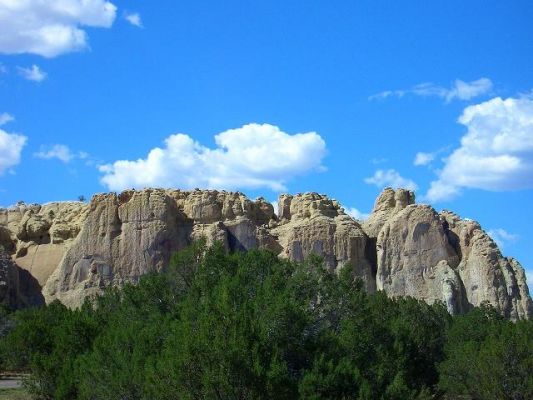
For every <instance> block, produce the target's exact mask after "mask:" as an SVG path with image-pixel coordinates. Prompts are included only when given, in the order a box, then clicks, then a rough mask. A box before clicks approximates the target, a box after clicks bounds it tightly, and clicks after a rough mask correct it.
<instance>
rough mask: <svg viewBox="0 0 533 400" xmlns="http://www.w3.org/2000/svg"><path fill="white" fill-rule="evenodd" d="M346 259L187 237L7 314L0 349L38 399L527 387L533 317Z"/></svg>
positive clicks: (528, 391) (348, 394) (377, 395)
mask: <svg viewBox="0 0 533 400" xmlns="http://www.w3.org/2000/svg"><path fill="white" fill-rule="evenodd" d="M351 271H352V270H351V268H350V267H345V268H344V269H343V270H342V271H340V273H339V274H335V273H330V272H328V271H326V270H325V269H324V268H323V264H322V262H321V260H320V259H318V258H315V257H311V258H310V259H308V260H307V261H306V262H305V263H293V262H289V261H287V260H281V259H279V258H278V257H276V256H275V255H273V254H271V253H269V252H266V251H250V252H247V253H234V254H227V253H226V252H225V251H224V249H223V248H222V247H221V246H220V245H215V246H213V247H211V248H207V247H206V246H205V243H203V242H197V243H195V244H193V245H192V246H191V247H190V248H188V249H186V250H184V251H182V252H180V253H178V254H176V255H175V256H174V257H173V259H172V262H171V265H170V266H169V268H168V271H167V272H165V273H160V274H152V275H147V276H144V277H143V278H142V279H141V280H140V282H139V283H138V284H137V285H135V286H134V285H126V286H125V287H124V288H122V289H121V290H119V289H109V290H108V291H106V293H105V294H104V295H102V296H100V297H97V298H95V299H90V300H87V301H86V303H85V304H84V306H83V307H81V309H79V310H68V309H67V308H65V307H64V306H62V305H61V304H59V303H52V304H50V305H48V306H46V307H42V308H38V309H30V310H25V311H21V312H18V313H16V314H14V316H10V317H9V318H10V326H11V328H10V333H9V334H8V335H7V336H5V337H4V338H3V339H1V340H0V355H1V356H2V358H1V360H3V363H4V364H3V367H4V368H8V369H17V370H25V371H28V372H30V375H29V378H28V380H27V382H26V385H27V387H28V389H29V390H30V392H31V393H32V394H33V395H34V396H35V397H36V398H41V399H212V398H214V399H294V398H303V399H402V400H403V399H430V398H438V397H442V396H443V395H444V394H446V393H447V394H449V395H451V396H462V397H461V398H465V399H492V398H494V399H527V398H533V395H532V389H533V382H532V379H533V378H532V376H531V373H530V372H531V371H532V370H533V365H532V363H533V360H532V358H533V356H532V350H533V339H532V336H533V325H532V323H531V322H528V321H525V322H520V323H517V324H513V323H510V322H507V321H505V320H503V319H502V318H501V317H499V316H498V315H497V314H496V313H495V312H494V311H493V310H491V309H490V308H487V307H483V308H481V309H475V310H474V311H472V312H471V313H470V314H468V315H465V316H459V317H451V316H450V315H449V314H448V313H447V312H446V310H445V308H444V307H443V305H441V304H434V305H427V304H426V303H424V302H422V301H417V300H415V299H412V298H405V299H389V298H388V297H387V296H386V295H385V294H384V293H382V292H378V293H376V294H371V295H369V294H366V293H365V292H364V291H363V290H362V285H361V283H360V282H359V281H357V280H354V279H353V276H352V272H351ZM454 398H455V397H454Z"/></svg>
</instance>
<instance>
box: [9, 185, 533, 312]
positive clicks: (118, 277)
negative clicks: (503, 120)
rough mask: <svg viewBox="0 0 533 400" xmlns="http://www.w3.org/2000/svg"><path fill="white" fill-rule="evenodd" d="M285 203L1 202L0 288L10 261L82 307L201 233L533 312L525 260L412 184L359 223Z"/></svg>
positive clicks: (203, 197) (156, 192) (103, 198)
mask: <svg viewBox="0 0 533 400" xmlns="http://www.w3.org/2000/svg"><path fill="white" fill-rule="evenodd" d="M278 210H279V212H278V214H279V215H276V214H275V213H274V208H273V206H272V205H271V204H270V203H268V202H267V201H266V200H264V199H262V198H259V199H257V200H253V201H252V200H250V199H248V198H246V197H245V196H244V195H243V194H242V193H238V192H226V191H216V190H194V191H181V190H164V189H145V190H140V191H133V190H129V191H124V192H122V193H120V194H116V193H108V194H98V195H95V196H93V198H92V200H91V202H90V204H83V203H77V202H70V203H69V202H67V203H50V204H47V205H43V206H39V205H25V204H19V205H17V206H16V207H13V208H11V209H9V210H0V245H2V246H3V247H4V248H5V251H4V255H3V258H2V260H4V261H3V264H2V269H1V270H0V280H1V279H3V280H4V281H6V282H8V281H9V282H10V283H9V285H8V284H6V285H4V286H5V287H4V289H5V288H6V287H8V286H9V287H11V289H10V290H9V291H7V290H4V292H5V293H4V292H2V287H0V296H4V297H9V296H11V297H13V296H15V297H17V296H18V294H17V293H18V292H17V290H19V289H18V288H20V287H21V282H20V277H19V280H18V282H16V281H17V279H15V278H13V276H14V275H13V273H12V272H9V271H12V269H13V267H15V268H18V269H19V270H23V271H27V272H28V274H29V275H30V276H31V277H33V278H32V279H35V281H37V282H38V283H39V285H40V286H43V290H42V293H43V295H44V298H45V299H46V301H48V302H50V301H52V300H55V299H59V300H60V301H62V302H63V303H65V304H67V305H69V306H72V307H75V306H78V305H80V304H81V303H82V302H83V300H84V299H85V297H87V296H90V295H92V294H96V293H100V292H101V291H102V290H103V289H104V288H106V287H108V286H120V285H123V284H124V283H125V282H137V281H138V279H139V277H140V276H142V275H143V274H146V273H147V272H150V271H160V270H162V269H164V268H165V266H166V265H167V264H168V262H169V259H170V256H171V254H172V253H174V252H175V251H178V250H180V249H182V248H184V247H186V246H187V245H189V244H190V243H191V242H192V241H193V240H196V239H199V238H201V237H204V238H206V240H207V242H208V243H213V242H214V241H220V242H221V243H222V244H223V245H224V246H225V248H226V249H228V250H230V251H242V250H248V249H253V248H265V249H269V250H270V251H272V252H274V253H275V254H278V255H279V256H280V257H285V258H289V259H292V260H295V261H302V260H304V259H305V258H306V257H308V256H309V255H311V254H317V255H319V256H321V257H322V258H323V259H324V262H325V264H326V266H327V268H329V269H330V270H337V269H339V268H340V267H342V266H344V265H350V266H351V268H352V269H353V275H354V276H355V277H358V278H361V279H362V280H363V282H364V285H365V288H366V290H368V291H370V292H373V291H375V290H385V291H386V292H387V293H388V294H389V295H390V296H413V297H416V298H419V299H423V300H425V301H427V302H430V303H431V302H434V301H443V302H445V304H446V306H447V307H448V309H449V311H450V312H453V313H462V312H466V311H468V310H469V309H470V308H471V307H473V306H477V305H480V304H481V303H482V302H484V301H488V302H490V303H491V304H493V305H494V306H495V307H496V308H497V309H498V310H500V312H502V314H504V315H505V316H507V317H508V318H511V319H520V318H529V317H531V316H532V314H533V304H532V302H531V298H530V296H529V292H528V288H527V285H526V280H525V274H524V270H523V268H522V267H521V266H520V264H519V263H518V262H517V261H516V260H514V259H511V258H505V257H503V256H502V254H501V253H500V251H499V249H498V247H497V246H496V244H495V243H494V241H492V239H491V238H490V237H489V236H488V235H487V234H486V233H485V232H484V231H483V230H482V229H481V227H480V226H479V224H477V223H476V222H474V221H467V220H462V219H460V218H459V217H458V216H456V215H455V214H453V213H450V212H448V211H443V212H441V213H440V214H439V213H437V212H436V211H435V210H434V209H433V208H431V207H430V206H428V205H417V204H415V196H414V193H413V192H410V191H407V190H403V189H398V190H392V189H385V190H384V191H383V193H382V194H381V195H380V196H379V197H378V199H377V200H376V203H375V205H374V210H373V212H372V214H371V215H370V217H369V218H368V219H367V220H366V221H365V222H363V223H362V224H361V223H360V222H358V221H356V220H354V219H353V218H351V217H350V216H348V215H347V214H346V213H345V212H344V210H343V208H342V207H341V205H340V204H339V203H338V202H337V201H335V200H332V199H329V198H328V197H327V196H325V195H320V194H317V193H305V194H297V195H281V196H280V198H279V201H278ZM7 253H9V254H10V257H7V256H6V254H7ZM8 261H9V265H10V266H11V267H10V269H9V271H8V268H7V264H8ZM4 266H6V267H5V268H4ZM2 277H5V278H2ZM8 277H11V278H8ZM22 280H23V281H25V280H26V279H22ZM22 286H23V285H22ZM13 293H15V294H13Z"/></svg>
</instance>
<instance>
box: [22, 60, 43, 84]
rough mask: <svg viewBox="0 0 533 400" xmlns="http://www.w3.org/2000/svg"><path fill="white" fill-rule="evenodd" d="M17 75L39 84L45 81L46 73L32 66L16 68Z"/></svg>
mask: <svg viewBox="0 0 533 400" xmlns="http://www.w3.org/2000/svg"><path fill="white" fill-rule="evenodd" d="M18 70H19V74H20V75H21V76H22V77H23V78H24V79H27V80H29V81H34V82H41V81H44V80H45V79H46V76H47V74H46V72H44V71H43V70H42V69H41V68H39V66H37V65H35V64H34V65H32V66H31V67H30V68H22V67H18Z"/></svg>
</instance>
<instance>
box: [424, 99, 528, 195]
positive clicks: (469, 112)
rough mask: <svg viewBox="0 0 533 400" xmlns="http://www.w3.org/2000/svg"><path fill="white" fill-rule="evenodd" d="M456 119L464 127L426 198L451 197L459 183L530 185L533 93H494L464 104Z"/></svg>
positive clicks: (511, 187) (492, 186)
mask: <svg viewBox="0 0 533 400" xmlns="http://www.w3.org/2000/svg"><path fill="white" fill-rule="evenodd" d="M459 123H461V124H463V125H465V126H466V127H467V129H468V131H467V133H466V134H465V135H464V136H463V137H462V138H461V146H460V147H459V148H457V149H456V150H454V151H453V152H452V154H451V155H450V156H449V157H448V158H446V159H445V160H444V161H445V164H444V167H443V168H442V169H441V170H440V171H439V173H438V179H437V180H435V181H433V182H431V186H430V188H429V190H428V192H427V194H426V195H425V198H426V199H427V200H429V201H441V200H450V199H452V198H453V197H455V196H457V195H458V194H459V193H460V192H461V189H462V188H476V189H484V190H492V191H505V190H517V189H528V188H533V98H530V97H520V98H508V99H505V100H504V99H501V98H500V97H496V98H493V99H491V100H488V101H486V102H483V103H480V104H477V105H473V106H469V107H466V108H465V109H464V111H463V114H462V115H461V117H460V118H459Z"/></svg>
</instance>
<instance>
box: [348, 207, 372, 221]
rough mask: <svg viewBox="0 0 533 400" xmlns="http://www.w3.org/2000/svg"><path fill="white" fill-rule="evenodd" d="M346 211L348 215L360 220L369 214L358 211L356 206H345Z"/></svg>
mask: <svg viewBox="0 0 533 400" xmlns="http://www.w3.org/2000/svg"><path fill="white" fill-rule="evenodd" d="M344 211H345V212H346V214H348V215H349V216H350V217H352V218H354V219H358V220H360V221H364V220H365V219H367V218H368V217H369V216H370V214H368V213H363V212H361V211H359V210H358V209H357V208H355V207H350V208H346V209H345V210H344Z"/></svg>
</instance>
